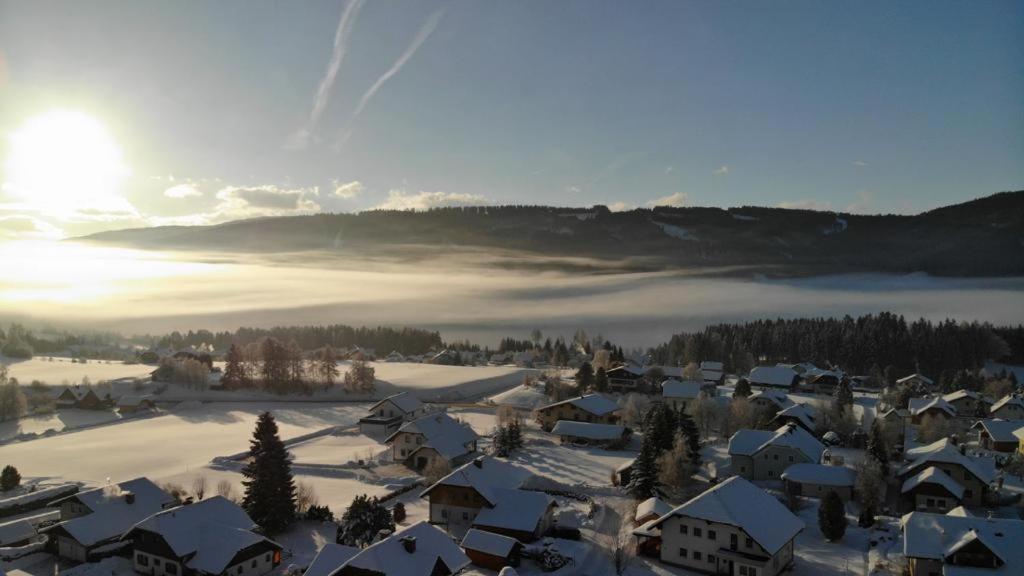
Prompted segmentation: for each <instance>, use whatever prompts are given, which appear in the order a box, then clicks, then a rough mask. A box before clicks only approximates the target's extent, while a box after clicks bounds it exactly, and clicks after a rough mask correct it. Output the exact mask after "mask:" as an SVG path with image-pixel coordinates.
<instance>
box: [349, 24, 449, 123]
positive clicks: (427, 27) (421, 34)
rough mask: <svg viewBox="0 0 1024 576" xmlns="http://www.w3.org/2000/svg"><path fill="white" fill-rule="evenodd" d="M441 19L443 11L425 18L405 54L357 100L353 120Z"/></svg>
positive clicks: (431, 32) (418, 47)
mask: <svg viewBox="0 0 1024 576" xmlns="http://www.w3.org/2000/svg"><path fill="white" fill-rule="evenodd" d="M443 17H444V11H443V10H438V11H437V12H434V13H433V14H431V15H430V17H428V18H427V21H426V22H424V23H423V26H421V27H420V29H419V31H418V32H416V36H414V37H413V39H412V42H410V43H409V46H408V47H407V48H406V49H405V52H402V55H401V56H399V57H398V60H395V63H394V64H392V65H391V68H388V70H387V72H385V73H384V74H382V75H381V77H380V78H377V81H376V82H374V83H373V86H370V89H369V90H367V91H366V93H365V94H363V97H362V98H360V99H359V105H358V106H356V111H355V112H354V113H353V114H352V119H353V120H354V119H356V118H358V117H359V115H360V114H362V113H363V109H364V108H366V105H367V104H369V103H370V100H371V99H373V96H374V95H375V94H377V91H378V90H380V89H381V87H382V86H384V84H385V83H386V82H387V81H388V80H390V79H391V78H392V77H393V76H394V75H395V74H398V72H399V71H401V69H402V67H403V66H405V63H406V62H408V61H409V59H410V58H412V57H413V56H414V55H415V54H416V51H417V50H419V49H420V46H422V45H423V43H424V42H426V41H427V38H430V35H431V34H433V33H434V30H435V29H436V28H437V25H438V24H440V23H441V18H443Z"/></svg>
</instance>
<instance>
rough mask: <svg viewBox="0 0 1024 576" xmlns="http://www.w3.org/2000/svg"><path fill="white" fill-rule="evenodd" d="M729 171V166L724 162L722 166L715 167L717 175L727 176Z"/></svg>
mask: <svg viewBox="0 0 1024 576" xmlns="http://www.w3.org/2000/svg"><path fill="white" fill-rule="evenodd" d="M728 173H729V167H728V166H726V165H725V164H722V165H721V166H719V167H718V168H716V169H715V176H725V175H726V174H728Z"/></svg>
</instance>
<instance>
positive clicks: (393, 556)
mask: <svg viewBox="0 0 1024 576" xmlns="http://www.w3.org/2000/svg"><path fill="white" fill-rule="evenodd" d="M466 566H469V557H468V556H466V554H465V553H464V552H463V551H462V549H461V548H459V546H458V544H456V543H455V542H453V541H452V539H451V537H449V536H448V535H447V534H445V533H444V532H442V531H441V530H438V529H437V528H435V527H434V526H431V525H430V524H429V523H427V522H417V523H416V524H413V525H412V526H409V527H408V528H406V529H405V530H402V531H401V532H396V533H395V534H392V535H391V536H388V537H387V538H385V539H383V540H381V541H380V542H377V543H376V544H373V545H371V546H368V547H367V548H364V549H363V550H361V551H360V552H359V553H358V554H356V555H355V556H353V557H352V558H349V559H348V560H346V561H345V563H344V564H342V565H340V566H337V567H335V569H334V570H333V571H332V572H330V574H331V576H451V575H452V574H455V573H457V572H459V571H460V570H462V569H463V568H465V567H466Z"/></svg>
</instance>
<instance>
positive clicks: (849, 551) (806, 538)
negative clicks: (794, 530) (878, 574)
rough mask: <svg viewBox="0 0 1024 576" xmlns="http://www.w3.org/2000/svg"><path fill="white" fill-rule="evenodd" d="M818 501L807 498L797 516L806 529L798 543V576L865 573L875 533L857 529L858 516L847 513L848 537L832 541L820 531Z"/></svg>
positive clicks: (796, 545)
mask: <svg viewBox="0 0 1024 576" xmlns="http://www.w3.org/2000/svg"><path fill="white" fill-rule="evenodd" d="M818 504H819V502H818V500H815V499H808V498H805V499H803V508H801V509H800V511H799V512H798V513H797V515H798V516H799V517H800V519H801V520H803V521H804V524H806V527H805V528H804V530H803V531H802V532H801V533H800V534H798V535H797V537H796V543H795V547H796V549H795V555H796V566H794V568H793V572H792V574H795V575H796V576H830V575H837V576H838V575H840V574H842V575H847V574H865V573H866V572H867V561H868V540H869V539H870V533H871V530H868V529H864V528H860V527H858V526H857V517H856V514H851V513H850V512H849V510H847V515H846V520H847V523H848V525H847V527H846V534H844V535H843V538H842V539H841V540H840V541H838V542H828V541H826V540H825V537H824V536H822V535H821V530H819V529H818Z"/></svg>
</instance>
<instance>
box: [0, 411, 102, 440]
mask: <svg viewBox="0 0 1024 576" xmlns="http://www.w3.org/2000/svg"><path fill="white" fill-rule="evenodd" d="M120 419H121V415H120V414H118V413H117V412H115V411H113V410H77V409H71V410H61V411H59V412H53V413H51V414H40V415H35V416H26V417H24V418H21V419H18V420H8V421H5V422H0V441H4V440H10V439H13V438H15V437H17V436H18V435H20V434H43V433H45V432H46V431H47V430H55V431H57V432H60V431H62V430H65V429H73V428H81V427H83V426H93V425H96V424H103V423H105V422H115V421H117V420H120Z"/></svg>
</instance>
